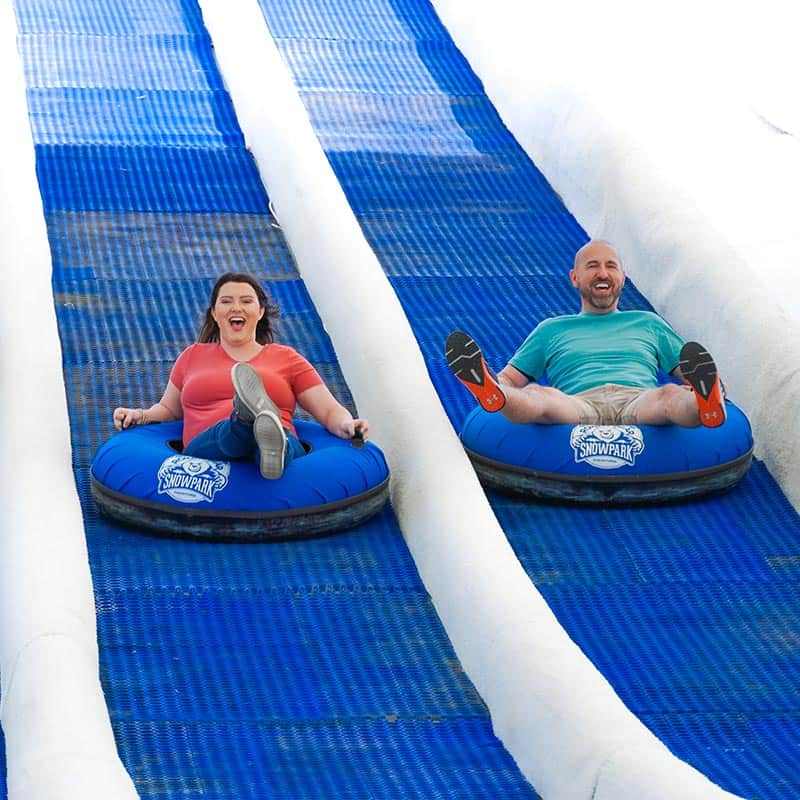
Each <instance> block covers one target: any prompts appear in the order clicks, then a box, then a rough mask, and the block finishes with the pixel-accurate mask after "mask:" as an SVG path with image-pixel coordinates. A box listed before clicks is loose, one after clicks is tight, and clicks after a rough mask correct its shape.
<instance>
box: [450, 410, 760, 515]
mask: <svg viewBox="0 0 800 800" xmlns="http://www.w3.org/2000/svg"><path fill="white" fill-rule="evenodd" d="M726 408H727V413H728V417H727V420H726V421H725V423H724V424H723V425H721V426H720V427H718V428H703V427H699V428H681V427H679V426H676V425H665V426H654V425H520V424H517V423H513V422H509V420H507V419H506V418H505V417H504V416H503V415H502V414H498V413H494V414H490V413H487V412H486V411H484V410H483V409H481V408H480V407H477V408H475V409H474V410H473V411H472V412H471V413H470V414H469V415H468V416H467V418H466V420H465V421H464V425H463V428H462V430H461V441H462V443H463V445H464V448H465V449H466V451H467V454H468V455H469V457H470V459H471V461H472V463H473V465H474V467H475V470H476V472H477V474H478V477H479V478H480V480H481V482H482V483H483V484H484V485H485V486H486V487H488V488H491V489H496V490H499V491H504V492H509V493H512V494H519V495H525V496H529V497H534V498H540V499H545V500H557V501H563V502H573V503H587V504H610V505H632V504H638V503H653V502H671V501H675V500H683V499H688V498H692V497H697V496H700V495H705V494H710V493H716V492H721V491H724V490H726V489H729V488H731V487H732V486H734V485H735V484H736V483H737V482H738V481H739V480H741V478H742V477H743V476H744V474H745V473H746V472H747V470H748V468H749V466H750V461H751V459H752V453H753V436H752V432H751V430H750V423H749V422H748V420H747V417H746V416H745V415H744V414H743V413H742V411H741V410H740V409H739V408H737V407H736V406H735V405H734V404H733V403H731V402H726Z"/></svg>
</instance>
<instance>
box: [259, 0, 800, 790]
mask: <svg viewBox="0 0 800 800" xmlns="http://www.w3.org/2000/svg"><path fill="white" fill-rule="evenodd" d="M260 5H261V8H262V11H263V13H264V15H265V18H266V20H267V22H268V25H269V27H270V30H271V32H272V34H273V36H274V37H275V38H276V40H277V42H278V45H279V47H280V49H281V51H282V54H283V57H284V59H285V61H286V63H287V65H288V66H289V68H290V69H291V70H292V72H293V75H294V79H295V82H296V84H297V86H298V88H299V90H300V92H301V94H302V97H303V100H304V102H305V105H306V108H307V110H308V113H309V116H310V118H311V120H312V123H313V125H314V127H315V129H316V131H317V135H318V136H319V139H320V141H321V142H322V144H323V146H324V148H325V150H326V152H327V155H328V159H329V161H330V163H331V165H332V167H333V169H334V171H335V172H336V174H337V176H338V178H339V180H340V181H341V183H342V185H343V187H344V189H345V192H346V194H347V196H348V198H349V201H350V203H351V206H352V208H353V209H354V211H355V213H356V214H357V216H358V219H359V221H360V223H361V226H362V228H363V230H364V233H365V234H366V236H367V238H368V240H369V242H370V244H371V245H372V247H373V248H374V250H375V251H376V253H377V254H378V256H379V259H380V261H381V263H382V264H383V267H384V269H385V271H386V273H387V275H388V277H389V279H390V281H391V282H392V284H393V286H394V287H395V289H396V291H397V294H398V296H399V297H400V300H401V302H402V303H403V305H404V307H405V310H406V313H407V314H408V317H409V319H410V320H411V324H412V326H413V329H414V332H415V334H416V336H417V339H418V340H419V343H420V346H421V348H422V351H423V353H424V355H425V358H426V360H427V366H428V369H429V372H430V375H431V378H432V380H433V382H434V384H435V385H436V388H437V390H438V392H439V394H440V396H441V399H442V401H443V403H444V405H445V408H446V410H447V413H448V414H449V416H450V419H451V420H452V422H453V424H454V426H455V427H456V428H458V427H459V426H460V424H461V421H462V420H463V418H464V416H465V414H466V413H467V412H468V411H469V410H470V409H471V408H472V406H473V402H474V401H473V400H472V398H471V396H470V395H469V393H468V392H467V391H466V390H465V389H464V388H463V387H462V386H461V385H460V384H458V383H457V382H456V381H455V380H454V379H453V377H452V375H451V374H450V373H449V371H448V369H447V367H446V365H445V363H444V358H443V355H442V348H443V342H444V339H445V337H446V335H447V334H448V333H449V332H450V331H451V330H452V329H453V328H456V327H462V328H465V329H467V330H469V331H470V332H471V333H472V334H473V335H475V337H476V338H477V339H478V340H479V341H480V342H481V344H482V346H483V348H484V351H485V353H486V355H487V360H488V361H489V362H490V363H491V364H492V366H494V367H496V368H499V367H501V366H502V365H503V364H504V363H505V361H506V360H507V359H508V357H509V356H510V355H511V353H513V351H514V350H515V348H516V347H517V346H518V345H519V343H520V342H521V341H522V339H523V338H524V337H525V336H526V335H527V333H528V332H529V331H530V330H531V328H533V326H534V325H535V324H536V323H537V322H538V321H540V320H541V319H543V318H546V317H549V316H552V315H554V314H560V313H571V312H573V311H574V310H575V309H576V308H577V299H576V296H575V291H574V289H573V288H572V287H571V285H570V284H569V282H568V280H567V276H566V272H567V270H568V268H569V267H570V266H571V261H572V256H573V254H574V252H575V250H576V249H577V247H578V246H579V245H580V244H582V243H583V242H584V241H585V240H586V238H587V236H586V233H585V232H584V231H583V230H582V229H581V228H580V227H579V225H578V224H577V223H576V221H575V220H574V219H573V218H572V216H571V215H570V214H569V213H568V212H567V210H566V209H565V208H564V206H563V205H562V204H561V202H560V200H559V198H558V197H557V195H556V194H555V192H553V191H552V189H551V188H550V187H549V186H548V185H547V183H546V181H545V180H544V178H543V177H542V175H541V174H540V173H539V172H538V170H537V169H536V167H535V165H534V164H532V163H531V162H530V160H529V159H528V158H527V157H526V155H525V154H524V153H523V152H522V151H521V149H520V148H519V147H518V146H517V145H516V144H515V142H514V141H513V140H512V138H511V137H510V135H509V133H508V131H507V130H506V129H505V128H504V126H503V125H502V123H501V121H500V119H499V118H498V117H497V115H496V113H495V111H494V110H493V108H492V106H491V104H490V103H489V102H488V100H487V98H486V97H485V95H484V94H483V90H482V87H481V85H480V83H479V81H478V80H477V78H476V77H475V76H474V74H472V73H471V71H470V70H469V68H468V66H467V65H466V64H465V62H464V59H463V57H462V56H461V54H460V53H459V52H458V50H457V49H456V48H455V47H454V45H453V43H452V41H451V40H450V39H449V37H448V35H447V32H446V31H445V30H444V29H443V28H442V26H441V25H440V23H439V22H438V20H437V18H436V16H435V14H434V12H433V10H432V9H431V6H430V4H429V3H428V2H427V0H370V2H366V0H363V2H360V3H355V4H354V3H353V0H260ZM488 13H490V12H488ZM532 36H534V37H535V31H534V32H533V33H532ZM531 46H535V41H532V42H531ZM622 307H623V308H647V307H649V306H648V304H647V301H646V299H645V298H644V297H642V296H641V295H640V294H639V293H638V292H637V290H636V287H635V286H633V285H631V284H629V285H628V287H627V288H626V290H625V293H624V297H623V303H622ZM723 366H724V365H723ZM491 502H492V505H493V507H494V509H495V511H496V513H497V515H498V517H499V519H500V520H501V522H502V525H503V527H504V529H505V531H506V533H507V535H508V538H509V541H510V542H511V544H512V545H513V547H514V548H515V551H516V553H517V554H518V556H519V558H520V561H521V562H522V564H523V565H524V567H525V569H526V570H527V572H528V574H529V575H530V577H531V579H532V580H533V581H534V582H535V583H536V585H537V586H538V588H539V589H540V591H541V592H542V593H543V595H544V596H545V597H546V599H547V601H548V602H549V604H550V605H551V607H552V608H553V609H554V611H555V612H556V614H557V615H558V618H559V619H560V620H561V622H562V624H563V625H564V627H565V628H566V629H567V631H568V632H569V634H570V635H571V636H572V637H573V638H574V639H575V640H576V641H577V642H578V643H579V644H580V646H581V647H582V648H583V650H584V652H585V653H586V654H587V655H588V657H589V658H590V659H592V661H593V662H594V663H595V664H596V665H597V666H598V668H599V669H600V670H601V671H602V673H603V674H604V675H606V676H607V677H608V679H609V680H610V681H611V682H612V684H613V686H614V688H615V689H616V691H617V692H618V693H619V695H620V696H621V698H622V700H623V701H624V702H625V703H626V704H627V705H628V706H629V707H630V708H631V709H632V710H633V711H634V712H635V713H636V714H637V715H638V716H639V717H640V718H641V719H642V720H643V721H644V722H645V723H646V724H647V725H648V726H649V727H650V728H651V729H652V730H653V731H654V732H655V733H656V734H657V735H658V736H659V737H661V738H662V739H663V740H664V741H665V742H666V743H667V745H668V746H669V747H670V748H671V749H672V750H673V751H674V752H675V753H677V754H678V755H679V756H680V757H681V758H683V759H685V760H687V761H689V762H690V763H692V764H693V765H695V766H696V767H698V768H699V769H700V770H702V771H703V772H704V773H706V774H707V775H709V776H710V777H711V778H712V779H713V780H714V781H716V782H718V783H720V784H722V785H723V786H724V787H726V788H727V789H729V790H731V791H733V792H736V793H737V794H741V795H743V796H745V797H751V798H754V797H757V798H760V799H761V800H766V798H770V799H773V798H774V799H777V798H786V799H787V800H788V798H796V797H797V796H798V795H799V794H800V770H798V768H797V765H798V763H800V701H799V700H798V698H799V697H800V695H798V692H797V686H798V683H799V682H800V648H798V646H797V631H798V629H800V593H798V579H799V578H800V545H799V544H798V539H799V537H798V533H799V532H800V525H799V524H798V519H797V515H796V514H795V512H794V511H793V509H792V508H791V507H790V506H789V505H788V503H787V502H786V500H785V498H784V497H783V495H782V494H781V492H780V491H779V489H778V488H777V486H776V485H775V483H774V482H773V480H772V478H771V477H770V475H769V474H768V473H767V471H766V470H765V468H764V466H763V464H761V463H759V462H756V463H755V464H754V466H753V468H752V470H751V472H750V473H749V475H748V476H747V477H746V479H745V480H744V481H743V483H742V484H741V486H740V487H738V488H737V489H736V490H735V491H733V492H731V493H730V494H728V495H726V496H723V497H717V498H714V499H708V500H705V501H701V502H694V503H692V504H688V505H682V506H674V507H659V508H650V509H647V508H645V509H615V510H600V509H574V508H564V507H559V506H557V505H539V504H533V503H526V502H521V501H519V500H514V499H509V498H507V497H502V496H499V495H493V496H492V497H491Z"/></svg>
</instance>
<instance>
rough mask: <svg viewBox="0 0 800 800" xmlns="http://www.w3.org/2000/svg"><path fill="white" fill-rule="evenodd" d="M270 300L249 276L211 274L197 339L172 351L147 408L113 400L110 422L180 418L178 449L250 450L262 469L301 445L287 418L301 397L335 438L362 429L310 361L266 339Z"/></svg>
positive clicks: (277, 464)
mask: <svg viewBox="0 0 800 800" xmlns="http://www.w3.org/2000/svg"><path fill="white" fill-rule="evenodd" d="M277 315H278V308H277V306H275V305H274V304H273V303H272V301H271V300H270V298H269V296H268V295H267V293H266V292H265V291H264V288H263V287H262V286H261V284H260V282H259V281H258V279H257V278H255V277H253V276H252V275H248V274H246V273H226V274H224V275H222V276H221V277H220V278H219V279H218V280H217V282H216V283H215V284H214V288H213V289H212V291H211V297H210V299H209V304H208V308H207V309H206V312H205V318H204V320H203V324H202V326H201V329H200V333H199V334H198V337H197V342H195V343H194V344H192V345H190V346H189V347H187V348H186V349H185V350H184V351H183V352H182V353H181V354H180V356H179V357H178V359H177V361H176V362H175V364H174V366H173V368H172V372H171V374H170V378H169V382H168V383H167V388H166V390H165V391H164V394H163V396H162V397H161V399H160V400H159V401H158V402H157V403H155V404H154V405H152V406H150V408H146V409H145V408H129V407H126V406H121V407H119V408H117V409H115V410H114V426H115V427H116V428H117V430H124V429H127V428H130V427H131V426H135V425H145V424H147V423H152V422H171V421H174V420H179V419H182V420H183V434H182V439H183V452H184V454H185V455H187V456H194V457H197V458H207V459H225V460H240V459H248V458H251V457H257V458H258V461H259V469H260V471H261V475H262V477H264V478H270V479H275V478H280V477H281V475H282V474H283V471H284V468H285V466H286V465H287V464H288V463H289V462H290V461H292V459H295V458H299V457H302V456H304V455H305V449H304V448H303V445H302V444H301V443H300V440H299V439H298V438H297V431H296V429H295V426H294V422H293V420H292V418H293V415H294V411H295V408H296V406H297V404H299V405H300V406H301V407H302V408H303V409H305V410H306V411H307V412H308V413H309V414H311V416H312V417H314V419H316V420H317V422H319V423H320V424H321V425H322V426H323V427H324V428H326V430H328V431H329V432H330V433H332V434H334V435H335V436H337V437H339V438H342V439H353V438H354V437H356V438H357V439H359V440H361V441H364V440H366V438H367V434H368V431H369V424H368V422H367V420H365V419H354V418H353V416H352V415H351V414H350V412H349V411H348V410H347V409H346V408H345V407H344V406H343V405H342V404H341V403H339V402H338V400H336V398H335V397H334V396H333V395H332V394H331V392H330V391H329V389H328V388H327V386H325V384H324V383H323V381H322V378H321V377H320V376H319V373H318V372H317V370H316V369H315V368H314V367H313V366H312V365H311V364H310V363H309V362H308V361H306V359H305V358H303V356H301V355H300V354H299V353H298V352H297V351H296V350H294V349H293V348H291V347H288V346H286V345H281V344H277V343H275V342H274V341H273V327H272V321H273V319H275V317H276V316H277Z"/></svg>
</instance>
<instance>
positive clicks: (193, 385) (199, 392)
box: [169, 342, 322, 445]
mask: <svg viewBox="0 0 800 800" xmlns="http://www.w3.org/2000/svg"><path fill="white" fill-rule="evenodd" d="M234 363H236V362H235V360H234V359H233V358H231V357H230V356H229V355H228V354H227V353H226V352H225V351H224V350H223V349H222V346H221V345H220V344H219V343H218V342H209V343H196V344H192V345H189V347H187V348H186V349H185V350H184V351H183V352H182V353H181V354H180V355H179V356H178V359H177V360H176V361H175V364H174V366H173V367H172V372H171V374H170V377H169V379H170V381H171V382H172V384H173V385H174V386H175V387H176V388H177V389H179V390H180V393H181V406H182V407H183V443H184V445H186V444H188V443H189V442H191V441H192V439H194V437H195V436H197V434H198V433H201V432H202V431H204V430H206V429H207V428H210V427H211V426H212V425H214V424H216V423H217V422H219V421H220V420H222V419H226V418H227V417H229V416H230V415H231V412H232V411H233V383H232V381H231V367H232V366H233V365H234ZM247 363H248V364H250V366H251V367H253V369H255V370H256V372H258V374H259V375H260V376H261V379H262V380H263V381H264V388H265V389H266V390H267V394H269V396H270V397H271V398H272V402H273V403H275V405H276V406H278V408H279V409H280V411H281V423H282V424H283V427H284V428H287V429H288V430H290V431H291V432H292V433H296V431H295V427H294V423H293V422H292V416H293V415H294V410H295V407H296V405H297V396H298V395H299V394H302V393H303V392H304V391H306V389H311V388H312V387H314V386H317V385H319V384H321V383H322V378H321V377H320V375H319V373H318V372H317V370H316V369H314V367H313V366H312V365H311V364H310V363H309V362H308V361H306V359H305V358H303V356H301V355H300V354H299V353H298V352H297V351H296V350H294V349H293V348H291V347H288V346H286V345H283V344H275V343H274V342H273V343H271V344H267V345H264V347H262V348H261V351H260V352H259V353H258V355H256V356H255V357H253V358H251V359H250V361H248V362H247Z"/></svg>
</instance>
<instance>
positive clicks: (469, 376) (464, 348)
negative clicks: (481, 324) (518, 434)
mask: <svg viewBox="0 0 800 800" xmlns="http://www.w3.org/2000/svg"><path fill="white" fill-rule="evenodd" d="M444 355H445V358H446V359H447V366H448V367H450V371H451V372H452V373H453V375H455V376H456V378H458V379H459V380H460V381H461V383H463V384H464V386H466V387H467V389H469V390H470V391H471V392H472V394H473V395H475V399H476V400H477V401H478V402H479V403H480V405H481V408H483V409H485V410H486V411H499V410H500V409H501V408H502V407H503V406H504V405H505V404H506V396H505V394H504V393H503V390H502V389H501V388H500V386H499V384H498V383H497V381H496V380H495V378H494V376H493V375H492V372H491V370H490V369H489V367H487V366H486V362H485V361H484V360H483V354H482V353H481V348H480V347H478V344H477V342H476V341H475V340H474V339H473V338H472V337H471V336H469V335H468V334H466V333H464V331H453V332H452V333H451V334H450V335H449V336H448V337H447V341H446V342H445V346H444Z"/></svg>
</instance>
